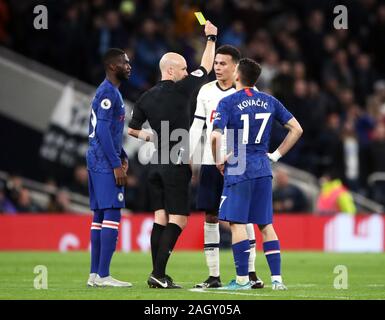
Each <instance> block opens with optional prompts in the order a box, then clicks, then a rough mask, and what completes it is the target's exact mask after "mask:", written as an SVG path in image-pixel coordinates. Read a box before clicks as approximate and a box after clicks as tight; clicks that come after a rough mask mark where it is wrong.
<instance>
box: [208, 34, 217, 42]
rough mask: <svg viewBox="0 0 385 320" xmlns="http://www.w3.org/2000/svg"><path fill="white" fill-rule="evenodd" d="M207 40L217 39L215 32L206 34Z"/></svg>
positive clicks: (213, 40) (214, 40)
mask: <svg viewBox="0 0 385 320" xmlns="http://www.w3.org/2000/svg"><path fill="white" fill-rule="evenodd" d="M207 41H212V42H216V41H217V36H216V35H215V34H210V35H208V36H207Z"/></svg>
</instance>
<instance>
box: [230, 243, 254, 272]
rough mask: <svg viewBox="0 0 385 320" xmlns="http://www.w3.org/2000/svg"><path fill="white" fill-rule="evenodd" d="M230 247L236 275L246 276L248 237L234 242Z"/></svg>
mask: <svg viewBox="0 0 385 320" xmlns="http://www.w3.org/2000/svg"><path fill="white" fill-rule="evenodd" d="M232 248H233V255H234V262H235V269H236V272H237V276H248V275H249V255H250V242H249V239H246V240H243V241H240V242H237V243H234V244H233V245H232Z"/></svg>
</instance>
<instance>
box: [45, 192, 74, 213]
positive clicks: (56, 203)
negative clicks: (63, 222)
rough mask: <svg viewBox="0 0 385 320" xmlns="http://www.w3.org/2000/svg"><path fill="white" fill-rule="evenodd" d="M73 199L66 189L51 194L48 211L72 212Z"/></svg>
mask: <svg viewBox="0 0 385 320" xmlns="http://www.w3.org/2000/svg"><path fill="white" fill-rule="evenodd" d="M70 206H71V201H70V196H69V193H68V191H67V190H66V189H61V190H59V191H58V192H57V193H56V194H52V195H51V196H50V201H49V203H48V206H47V210H46V211H47V212H53V213H57V212H63V213H65V212H70V211H71V207H70Z"/></svg>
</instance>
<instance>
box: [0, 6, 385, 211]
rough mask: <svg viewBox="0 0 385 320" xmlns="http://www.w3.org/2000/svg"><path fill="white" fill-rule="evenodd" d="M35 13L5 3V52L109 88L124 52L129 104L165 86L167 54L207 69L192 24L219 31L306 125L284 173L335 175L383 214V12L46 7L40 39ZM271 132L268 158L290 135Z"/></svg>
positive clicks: (0, 23)
mask: <svg viewBox="0 0 385 320" xmlns="http://www.w3.org/2000/svg"><path fill="white" fill-rule="evenodd" d="M36 4H37V3H36V1H11V0H0V44H2V45H5V46H7V47H10V48H11V49H13V50H15V51H17V52H19V53H22V54H23V55H26V56H28V57H30V58H33V59H35V60H38V61H41V62H43V63H45V64H47V65H49V66H52V67H54V68H55V69H58V70H61V71H63V72H65V73H67V74H69V75H71V76H73V77H76V78H78V79H80V80H83V81H86V82H88V83H90V84H93V85H97V84H98V83H100V82H101V81H102V77H103V66H102V64H101V63H100V59H101V56H102V54H103V53H104V52H105V51H106V50H107V48H109V47H120V48H124V49H125V51H126V52H127V54H128V56H129V57H130V59H131V63H132V74H131V77H130V79H129V81H128V82H127V83H125V84H124V85H122V87H121V91H122V93H123V96H124V98H126V99H128V100H130V101H135V100H136V99H137V98H138V96H139V95H140V94H141V93H142V92H144V91H145V90H146V89H148V88H150V87H151V86H152V85H154V83H156V81H157V80H158V79H159V70H158V63H159V59H160V57H161V56H162V55H163V54H164V53H165V52H167V51H176V52H179V53H181V54H182V55H183V56H184V57H186V60H187V61H188V64H189V66H191V69H193V68H194V67H195V66H197V65H198V64H199V61H198V59H199V58H200V56H199V55H198V53H200V52H202V49H203V46H204V38H203V37H202V35H201V32H202V30H201V28H199V27H198V25H197V21H196V18H195V16H194V14H193V13H194V12H195V11H202V12H203V13H204V15H205V17H206V18H207V19H209V20H211V21H213V22H215V24H216V25H217V26H218V30H219V38H218V45H221V44H231V45H234V46H237V47H238V48H239V49H240V50H241V52H242V53H243V55H244V56H247V57H250V58H253V59H255V60H256V61H257V62H259V63H260V64H261V65H262V74H261V77H260V79H259V81H258V83H257V86H258V88H259V89H260V90H262V91H265V92H268V93H270V94H273V95H274V96H276V97H277V98H278V99H280V100H281V101H282V103H283V104H284V105H285V106H286V107H287V108H288V109H289V111H290V112H292V113H293V114H294V115H295V117H296V118H297V119H298V121H299V122H300V123H301V125H302V127H303V129H304V135H303V137H302V139H301V141H300V142H299V143H298V145H296V146H295V148H294V149H293V150H292V151H291V152H290V153H289V154H288V155H287V156H286V157H284V158H283V159H282V161H283V162H286V163H288V164H290V165H293V166H295V167H298V168H300V169H303V170H306V171H308V172H311V173H312V174H314V175H316V176H317V177H321V176H322V175H323V174H324V173H325V172H330V171H333V175H336V176H338V177H339V178H341V179H342V181H343V182H344V184H345V185H346V186H347V187H348V188H349V189H351V190H353V191H356V192H359V193H361V194H363V195H365V196H368V197H370V198H372V199H374V200H376V201H378V202H381V203H382V204H385V198H384V197H383V194H385V186H384V184H385V181H374V182H372V183H370V184H369V183H368V177H370V175H371V174H372V173H375V172H385V60H384V58H383V57H384V56H385V46H384V43H385V42H384V40H385V4H384V3H382V2H381V1H379V0H351V1H334V0H330V1H324V0H312V1H307V0H258V1H256V0H211V1H203V0H202V1H177V0H175V1H173V0H148V1H142V0H141V1H139V0H136V1H135V0H114V1H111V0H109V1H107V0H79V1H60V2H55V3H54V4H53V1H39V4H46V6H47V8H48V12H49V27H48V30H44V31H43V32H42V31H38V30H35V29H34V28H33V23H32V22H31V21H32V20H31V19H33V18H34V16H33V14H32V12H33V6H35V5H36ZM339 4H343V5H346V6H347V8H348V18H349V22H348V29H340V30H336V29H335V28H334V25H333V20H334V18H335V16H336V14H334V13H333V8H334V7H335V6H336V5H339ZM273 131H275V132H278V134H276V135H275V136H273V137H272V146H271V149H274V147H276V146H275V145H274V143H278V141H281V139H282V135H283V134H284V131H283V130H273ZM136 169H138V170H136ZM142 174H143V168H142V170H140V166H137V165H136V164H133V169H132V171H131V172H130V177H131V178H130V179H131V180H130V181H131V184H130V186H129V187H128V191H127V192H128V195H129V196H128V197H127V198H128V201H129V202H130V203H131V204H130V205H129V207H130V206H131V208H133V209H134V210H145V209H146V205H145V204H146V197H145V196H139V195H142V194H143V190H144V187H143V186H142V185H141V183H140V181H144V180H143V179H142V177H141V175H142ZM79 176H81V173H79ZM79 179H82V178H79ZM281 180H284V179H281ZM79 185H80V187H79V188H82V187H81V184H79ZM194 185H196V183H195V182H194V181H193V190H194ZM84 190H86V189H85V188H84V186H83V189H82V190H80V192H81V193H84ZM294 193H295V197H296V199H297V200H298V199H300V198H301V196H298V193H297V192H294ZM276 194H278V193H276ZM142 198H143V199H142ZM130 199H131V200H130ZM138 199H141V200H138ZM138 201H139V202H138ZM298 201H299V202H301V201H302V200H298ZM301 203H302V202H301ZM301 205H302V206H303V203H302V204H301ZM277 206H279V204H277Z"/></svg>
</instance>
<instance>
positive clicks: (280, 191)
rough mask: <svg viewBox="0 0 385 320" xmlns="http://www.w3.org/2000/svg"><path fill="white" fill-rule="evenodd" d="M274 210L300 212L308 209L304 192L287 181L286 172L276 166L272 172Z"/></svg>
mask: <svg viewBox="0 0 385 320" xmlns="http://www.w3.org/2000/svg"><path fill="white" fill-rule="evenodd" d="M274 180H275V186H274V188H273V210H274V212H292V213H301V212H306V211H307V210H309V208H308V205H307V201H306V197H305V195H304V193H303V192H302V191H301V190H300V189H299V188H298V187H296V186H295V185H293V184H291V183H290V181H289V175H288V172H287V171H286V170H285V169H283V168H278V169H276V170H275V172H274Z"/></svg>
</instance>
